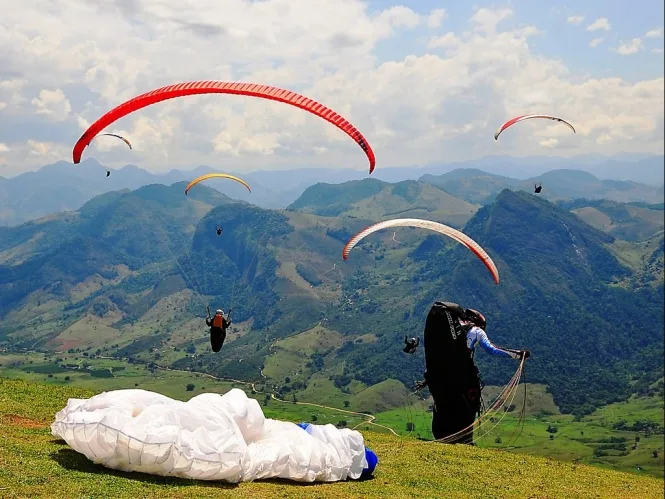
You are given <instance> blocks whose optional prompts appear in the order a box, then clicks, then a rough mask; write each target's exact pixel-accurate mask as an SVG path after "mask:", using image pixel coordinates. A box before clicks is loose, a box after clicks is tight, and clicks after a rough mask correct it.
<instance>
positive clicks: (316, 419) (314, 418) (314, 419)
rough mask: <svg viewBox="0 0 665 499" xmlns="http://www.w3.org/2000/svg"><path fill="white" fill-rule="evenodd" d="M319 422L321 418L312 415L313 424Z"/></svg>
mask: <svg viewBox="0 0 665 499" xmlns="http://www.w3.org/2000/svg"><path fill="white" fill-rule="evenodd" d="M318 420H319V418H317V417H316V414H312V422H313V423H316V422H317V421H318Z"/></svg>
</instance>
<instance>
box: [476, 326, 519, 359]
mask: <svg viewBox="0 0 665 499" xmlns="http://www.w3.org/2000/svg"><path fill="white" fill-rule="evenodd" d="M471 331H473V332H475V333H476V339H477V340H478V343H480V346H481V347H483V350H485V351H486V352H487V353H489V354H492V355H496V356H498V357H509V358H511V359H519V358H520V355H519V354H517V353H515V352H512V351H510V350H505V349H503V348H499V347H497V346H495V345H493V344H492V342H491V341H490V340H489V338H488V337H487V333H486V332H485V331H483V330H482V329H480V328H479V327H474V328H473V329H472V330H471Z"/></svg>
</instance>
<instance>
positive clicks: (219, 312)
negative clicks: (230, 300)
mask: <svg viewBox="0 0 665 499" xmlns="http://www.w3.org/2000/svg"><path fill="white" fill-rule="evenodd" d="M215 313H216V314H222V315H224V311H223V310H222V309H221V308H218V309H217V310H215Z"/></svg>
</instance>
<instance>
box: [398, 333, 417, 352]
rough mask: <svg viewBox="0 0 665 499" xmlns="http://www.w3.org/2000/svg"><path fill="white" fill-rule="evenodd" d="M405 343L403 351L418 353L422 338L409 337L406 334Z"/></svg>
mask: <svg viewBox="0 0 665 499" xmlns="http://www.w3.org/2000/svg"><path fill="white" fill-rule="evenodd" d="M404 344H405V345H406V346H405V347H404V348H403V349H402V352H404V353H411V354H413V353H416V349H417V348H418V345H420V338H409V337H408V336H407V335H404Z"/></svg>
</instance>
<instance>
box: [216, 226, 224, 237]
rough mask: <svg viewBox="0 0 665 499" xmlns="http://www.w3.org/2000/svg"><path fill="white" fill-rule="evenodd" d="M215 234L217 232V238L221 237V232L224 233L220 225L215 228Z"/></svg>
mask: <svg viewBox="0 0 665 499" xmlns="http://www.w3.org/2000/svg"><path fill="white" fill-rule="evenodd" d="M215 232H217V235H218V236H221V235H222V232H224V227H222V226H221V225H218V226H217V227H215Z"/></svg>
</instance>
